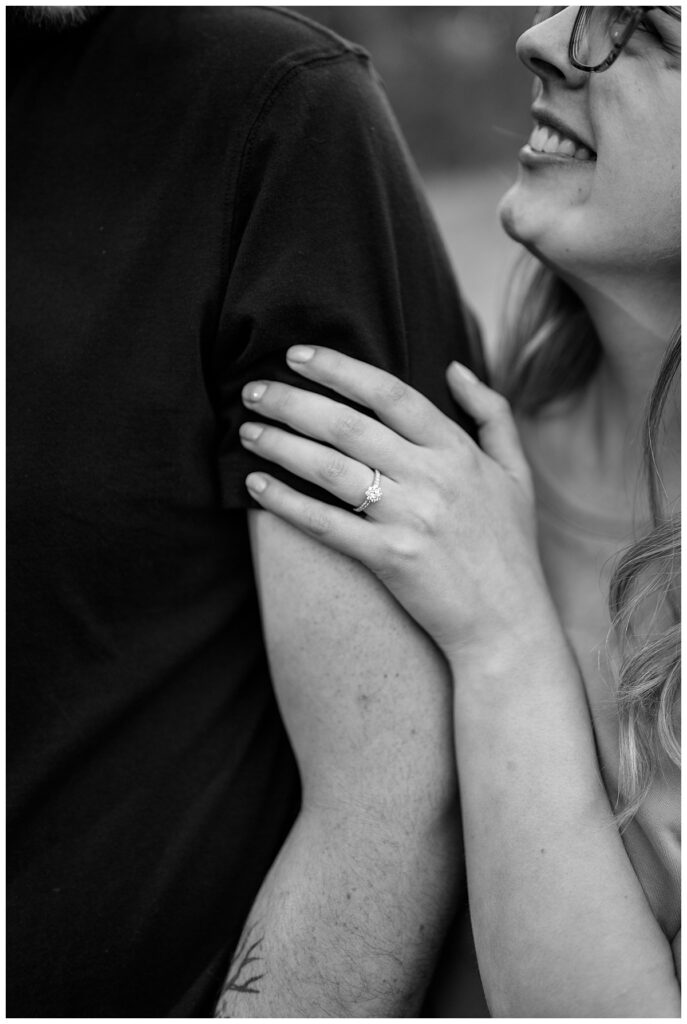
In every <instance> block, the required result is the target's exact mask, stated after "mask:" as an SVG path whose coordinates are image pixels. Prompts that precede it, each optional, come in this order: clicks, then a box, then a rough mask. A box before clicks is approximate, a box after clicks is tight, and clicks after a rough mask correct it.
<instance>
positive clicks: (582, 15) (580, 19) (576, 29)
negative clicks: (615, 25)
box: [568, 6, 682, 73]
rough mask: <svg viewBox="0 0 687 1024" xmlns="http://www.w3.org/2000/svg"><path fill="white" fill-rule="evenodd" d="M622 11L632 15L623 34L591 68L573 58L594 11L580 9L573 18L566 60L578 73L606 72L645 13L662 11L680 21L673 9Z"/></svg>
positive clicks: (655, 7) (655, 8) (590, 8)
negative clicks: (598, 62)
mask: <svg viewBox="0 0 687 1024" xmlns="http://www.w3.org/2000/svg"><path fill="white" fill-rule="evenodd" d="M623 9H624V10H627V11H631V12H632V13H631V16H630V19H629V21H628V23H627V28H626V29H625V32H624V33H623V36H622V38H621V40H620V41H619V42H617V43H613V45H612V47H611V52H610V53H609V54H608V56H607V57H605V58H604V60H602V61H601V63H600V64H595V65H594V66H592V65H590V64H584V63H582V62H581V61H579V60H577V59H576V57H575V49H576V47H577V43H578V41H579V39H580V37H581V35H582V33H583V32H584V30H585V28H586V26H587V21H588V19H589V17H590V15H591V12H592V11H593V10H594V7H580V9H579V11H578V12H577V15H576V17H575V22H574V24H573V28H572V32H571V33H570V44H569V46H568V60H569V61H570V63H571V64H572V66H573V67H574V68H577V69H578V71H590V72H596V73H599V72H601V71H606V70H607V69H608V68H610V67H611V65H612V64H615V62H616V61H617V59H618V57H619V56H620V54H621V53H622V52H623V50H624V49H625V47H626V46H627V44H628V42H629V41H630V39H631V37H632V34H633V32H634V31H635V29H636V28H637V26H638V25H639V23H640V21H641V20H642V18H643V16H644V15H645V14H646V12H647V11H663V13H664V14H668V15H669V16H670V17H671V18H675V20H676V21H681V20H682V19H681V16H680V14H679V13H677V11H676V10H675V8H673V7H657V6H653V7H625V8H623ZM678 10H679V9H678Z"/></svg>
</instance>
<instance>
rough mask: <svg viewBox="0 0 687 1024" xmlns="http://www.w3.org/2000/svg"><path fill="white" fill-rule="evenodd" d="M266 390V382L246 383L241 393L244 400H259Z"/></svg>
mask: <svg viewBox="0 0 687 1024" xmlns="http://www.w3.org/2000/svg"><path fill="white" fill-rule="evenodd" d="M266 391H267V385H266V384H246V386H245V388H244V389H243V391H242V392H241V394H242V396H243V400H244V402H259V401H260V399H261V398H262V396H263V395H264V394H265V392H266Z"/></svg>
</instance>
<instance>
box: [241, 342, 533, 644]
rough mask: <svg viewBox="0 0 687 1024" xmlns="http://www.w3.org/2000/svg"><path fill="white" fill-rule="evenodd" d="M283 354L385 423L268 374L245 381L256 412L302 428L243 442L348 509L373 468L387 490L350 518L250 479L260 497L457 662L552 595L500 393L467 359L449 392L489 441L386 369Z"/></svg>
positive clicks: (296, 352)
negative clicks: (339, 556) (336, 555)
mask: <svg viewBox="0 0 687 1024" xmlns="http://www.w3.org/2000/svg"><path fill="white" fill-rule="evenodd" d="M287 361H288V363H289V366H291V368H292V369H294V370H297V371H298V372H299V373H301V374H302V375H303V376H304V377H307V378H308V379H309V380H312V381H317V382H318V383H320V384H323V385H326V386H327V387H328V388H331V389H332V390H334V391H337V392H338V393H339V394H341V395H344V396H346V397H347V398H349V399H352V400H353V401H355V402H356V403H358V404H359V405H363V406H366V407H367V408H370V409H372V410H373V411H374V412H375V413H376V414H377V416H378V417H379V419H380V420H381V422H377V421H376V420H373V419H371V418H370V417H368V416H365V415H364V414H362V413H359V412H357V411H356V410H354V409H351V408H350V407H349V406H346V405H343V404H341V403H339V402H336V401H333V400H332V399H330V398H324V397H322V396H321V395H317V394H313V393H312V392H309V391H302V390H300V389H298V388H294V387H291V386H289V385H286V384H280V383H275V382H268V381H260V382H254V383H252V384H248V385H246V387H245V388H244V391H243V401H244V404H245V405H246V406H247V408H248V409H255V410H256V411H258V410H259V412H260V414H261V415H262V416H265V417H267V418H269V419H274V420H279V421H281V422H282V423H285V424H288V426H289V427H291V428H293V429H295V430H297V431H299V432H300V434H301V435H306V436H298V435H295V434H292V433H289V432H287V431H284V430H281V429H279V428H278V427H275V426H271V425H264V424H258V423H245V424H243V426H242V427H241V440H242V443H243V445H244V446H245V447H246V448H247V449H248V450H250V451H253V452H255V453H257V454H259V455H260V456H262V457H263V458H266V459H269V460H271V461H272V462H276V463H278V464H279V465H280V466H283V467H284V468H285V469H288V470H291V471H292V472H294V473H297V474H298V475H299V476H301V477H303V478H304V479H306V480H309V481H312V482H313V483H315V484H318V485H319V486H320V487H323V488H325V489H326V490H328V491H330V492H331V493H332V494H334V495H336V496H337V497H338V498H340V499H342V500H343V501H345V502H347V503H348V504H350V506H351V509H353V508H355V507H357V506H359V505H360V504H361V503H362V502H363V501H364V498H365V492H366V489H367V488H368V487H370V485H371V484H372V482H373V475H374V474H373V471H374V470H375V469H377V470H379V472H380V474H381V480H380V485H381V491H382V496H381V498H380V499H379V500H378V501H376V502H374V503H372V504H369V506H368V507H367V508H366V510H365V515H360V514H354V513H353V511H350V512H349V511H344V510H343V509H339V508H335V507H332V506H329V505H327V504H325V503H323V502H321V501H317V500H316V499H314V498H310V497H306V496H305V495H302V494H300V493H298V492H297V491H295V490H293V489H292V488H291V487H289V486H287V485H286V484H284V483H281V482H280V481H277V480H275V479H274V478H272V477H270V476H267V475H266V474H264V473H251V474H250V476H249V477H248V478H247V481H246V485H247V487H248V489H249V491H250V493H251V495H252V496H253V497H254V498H255V500H256V501H258V502H259V503H260V505H261V506H262V507H263V508H265V509H268V510H269V511H271V512H274V513H275V514H276V515H278V516H281V517H282V518H283V519H286V520H288V522H290V523H293V524H294V525H295V526H297V527H298V528H299V529H301V530H304V531H305V532H307V533H309V534H311V535H312V536H315V537H317V538H318V539H319V540H320V541H322V542H323V543H325V544H328V545H330V546H331V547H333V548H335V549H336V550H338V551H341V552H343V553H344V554H346V555H349V556H351V557H352V558H355V559H358V560H359V561H361V562H363V563H364V564H365V565H366V566H368V568H370V569H371V570H372V572H374V573H375V574H376V575H377V576H378V577H379V579H380V580H381V581H382V582H383V583H384V584H385V585H386V586H387V587H388V588H389V590H391V592H392V593H393V594H394V595H395V597H396V598H397V599H398V601H400V603H401V604H402V605H403V606H404V607H405V608H406V610H407V611H408V612H409V613H410V615H411V616H412V617H413V618H414V619H416V620H417V621H418V622H419V623H420V624H421V625H422V626H423V627H424V628H425V629H426V630H427V632H428V633H429V634H430V635H431V636H432V637H433V639H434V640H435V641H436V643H437V644H438V645H439V646H440V647H441V648H442V649H443V650H444V651H445V653H446V654H447V656H449V657H450V656H451V654H452V653H453V652H455V651H457V650H463V649H465V648H466V646H467V647H472V646H473V645H477V647H478V648H480V649H482V648H483V645H485V644H490V643H492V642H493V641H494V640H495V639H496V640H498V638H499V636H502V635H503V633H502V631H503V630H504V629H513V628H522V627H523V626H525V625H526V620H527V618H528V617H529V613H530V611H531V608H532V601H536V599H537V598H538V597H540V596H541V595H543V594H546V593H547V591H546V585H545V583H544V580H543V575H542V571H541V566H540V562H539V556H538V552H537V542H536V527H535V516H534V500H533V489H532V482H531V477H530V472H529V468H528V466H527V463H526V460H525V457H524V455H523V452H522V449H521V447H520V443H519V440H518V435H517V431H516V427H515V424H514V421H513V418H512V415H511V412H510V409H509V406H508V404H507V402H506V401H505V399H503V398H502V397H501V396H500V395H498V394H496V393H495V392H494V391H492V390H490V389H489V388H488V387H487V386H486V385H484V384H482V383H481V382H480V381H478V380H477V378H476V377H475V376H474V375H473V374H472V373H471V372H470V371H469V370H467V369H465V368H464V367H461V366H459V365H458V364H457V363H453V364H451V366H450V367H449V369H448V374H447V377H448V383H449V387H450V389H451V392H452V394H453V397H454V398H455V400H456V401H457V402H459V403H460V405H462V407H463V408H464V409H465V410H466V411H467V412H468V413H469V414H470V415H471V416H472V417H473V418H474V420H475V421H476V423H477V427H478V432H479V440H480V445H481V449H480V447H479V446H478V445H477V444H475V443H474V441H472V439H471V438H470V437H469V436H468V435H467V434H466V433H465V431H464V430H462V429H461V428H460V427H459V426H458V425H457V424H456V423H454V422H453V421H452V420H450V419H449V418H448V417H446V416H444V415H443V413H441V412H440V411H439V410H438V409H436V408H435V406H433V405H432V403H431V402H429V401H428V400H427V399H425V398H424V397H423V396H422V395H420V394H418V392H416V391H414V390H413V389H412V388H410V387H408V386H407V385H405V384H403V383H402V382H401V381H399V380H398V379H397V378H395V377H393V376H391V375H390V374H388V373H386V372H384V371H383V370H379V369H376V368H375V367H373V366H369V365H367V364H365V363H361V362H359V361H358V360H355V359H351V358H349V357H348V356H344V355H341V354H339V353H336V352H333V351H331V350H330V349H325V348H310V347H304V346H296V347H294V348H292V349H290V350H289V352H288V354H287ZM311 439H316V440H311ZM319 442H325V443H324V444H321V443H319Z"/></svg>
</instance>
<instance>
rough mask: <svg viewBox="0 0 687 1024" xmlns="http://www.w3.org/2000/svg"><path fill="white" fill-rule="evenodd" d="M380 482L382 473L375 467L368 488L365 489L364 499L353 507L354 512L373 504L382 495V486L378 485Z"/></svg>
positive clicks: (361, 510)
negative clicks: (372, 478)
mask: <svg viewBox="0 0 687 1024" xmlns="http://www.w3.org/2000/svg"><path fill="white" fill-rule="evenodd" d="M381 482H382V474H381V473H380V472H379V470H378V469H375V470H374V480H373V481H372V483H371V484H370V486H369V487H368V489H367V490H366V491H365V500H364V501H363V503H362V504H361V505H358V507H357V508H354V509H353V511H354V512H364V511H365V509H366V508H368V507H369V506H370V505H374V503H375V502H376V501H379V499H380V498H381V496H382V488H381V486H380V485H381Z"/></svg>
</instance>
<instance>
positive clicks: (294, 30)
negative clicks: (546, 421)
mask: <svg viewBox="0 0 687 1024" xmlns="http://www.w3.org/2000/svg"><path fill="white" fill-rule="evenodd" d="M99 11H100V13H98V14H97V15H96V16H95V17H93V18H92V19H91V21H89V22H88V23H87V24H86V25H85V26H82V27H78V28H72V29H69V30H66V31H62V32H57V31H54V30H48V29H42V30H36V29H31V30H26V29H23V28H21V27H20V26H19V24H18V23H16V24H15V23H14V22H13V21H12V18H10V20H11V25H10V31H9V38H8V43H9V50H10V61H9V90H8V116H7V136H8V153H9V158H8V171H7V187H8V218H7V231H8V234H7V245H8V285H7V297H8V370H7V378H8V431H7V433H8V446H9V447H8V486H9V506H8V579H9V614H8V632H7V635H8V684H9V696H8V735H9V739H8V755H9V779H8V782H9V786H8V797H9V830H10V831H9V851H8V929H9V932H8V1012H9V1014H10V1016H16V1017H40V1016H45V1017H54V1016H65V1017H72V1016H73V1017H80V1016H91V1017H108V1016H112V1017H117V1016H121V1017H127V1016H142V1017H145V1016H153V1017H155V1016H159V1017H164V1016H210V1015H211V1014H212V1008H213V1003H214V999H215V997H216V994H217V991H218V988H219V986H220V984H221V981H222V978H223V975H224V972H225V969H226V966H227V962H228V958H229V956H230V953H231V950H232V948H233V947H234V945H235V943H236V941H237V939H238V936H239V934H240V930H241V927H242V924H243V921H244V920H245V916H246V914H247V912H248V910H249V908H250V906H251V904H252V901H253V899H254V897H255V894H256V892H257V889H258V887H259V885H260V883H261V880H262V879H263V877H264V875H265V873H266V871H267V869H268V867H269V865H270V863H271V862H272V860H273V859H274V856H275V854H276V852H277V850H278V849H279V847H280V845H281V844H282V842H283V840H284V837H285V835H286V834H287V832H288V829H289V827H290V825H291V823H292V822H293V819H294V816H295V814H296V812H297V808H298V799H299V794H298V780H297V772H296V768H295V763H294V760H293V756H292V753H291V751H290V748H289V744H288V740H287V737H286V735H285V733H284V730H283V727H282V724H281V722H280V718H279V714H278V711H277V707H276V703H275V700H274V696H273V693H272V689H271V684H270V680H269V675H268V669H267V664H266V657H265V651H264V647H263V642H262V638H261V632H260V623H259V617H258V607H257V601H256V595H255V586H254V580H253V575H252V569H251V561H250V550H249V543H248V536H247V528H246V514H245V509H246V507H248V506H249V505H250V502H249V501H248V498H247V495H246V492H245V487H244V483H243V481H244V478H245V475H246V473H247V472H248V471H249V470H250V468H252V467H253V466H254V465H255V460H254V459H252V458H251V457H249V456H248V455H246V454H245V453H244V452H243V451H242V450H241V448H240V445H239V444H238V441H237V429H238V426H239V423H240V422H241V419H242V415H243V414H242V410H241V405H240V398H239V396H240V388H241V385H242V384H243V383H244V382H245V381H247V380H250V379H254V378H255V377H258V376H279V377H281V378H283V379H288V378H289V374H288V373H287V371H286V369H285V366H284V361H283V353H284V350H285V348H286V347H287V346H288V345H290V344H292V343H294V342H297V341H300V342H303V341H311V342H320V343H326V344H328V345H332V346H335V347H339V348H341V349H343V350H345V351H348V352H350V353H352V354H355V355H357V356H360V357H362V358H366V359H368V360H371V361H373V362H375V363H378V364H380V365H384V366H386V367H388V368H390V369H392V370H393V371H394V372H396V373H398V374H399V375H400V376H402V377H403V378H405V379H407V380H410V381H411V382H412V383H413V384H415V385H416V386H418V387H419V388H420V389H421V390H423V391H424V392H425V393H427V394H428V395H429V396H430V397H431V398H432V399H433V400H434V401H436V402H437V403H438V404H439V405H441V406H442V407H443V408H444V409H445V410H446V411H451V409H452V406H451V402H450V398H449V395H448V392H447V389H446V386H445V384H444V377H443V374H444V368H445V366H446V364H447V363H448V362H449V360H450V359H451V358H459V359H462V360H463V361H465V362H468V363H472V364H473V366H476V368H477V369H478V370H481V368H482V364H481V356H480V354H479V352H478V350H477V347H476V345H475V343H474V342H470V341H468V334H467V332H466V328H465V324H464V319H463V313H462V310H461V306H460V302H459V299H458V296H457V294H456V290H455V286H454V284H453V282H452V278H451V274H450V271H449V267H448V265H447V261H446V257H445V254H444V252H443V250H442V247H441V244H440V243H439V241H438V239H437V236H436V233H435V230H434V228H433V226H432V223H431V218H430V217H429V215H428V213H427V209H426V207H425V204H424V202H423V199H422V197H421V195H420V191H419V188H418V183H417V180H416V174H415V171H414V170H413V168H412V166H411V163H410V161H409V159H408V156H407V154H406V152H405V149H404V146H403V143H402V141H401V140H400V139H399V136H398V133H397V129H396V127H395V125H394V122H393V119H392V117H391V115H390V112H389V109H388V106H387V104H386V101H385V98H384V95H383V92H382V90H381V89H380V87H379V85H378V83H377V81H376V79H375V75H374V73H373V71H372V70H371V68H370V65H369V63H368V59H367V57H366V55H365V54H364V53H363V52H362V51H361V50H359V49H358V48H356V47H353V46H351V45H349V44H347V43H345V42H343V41H342V40H340V39H338V38H337V37H335V36H333V35H332V34H330V33H328V32H326V31H324V30H322V29H319V28H318V27H316V26H313V25H312V24H310V23H308V22H306V21H304V20H303V19H300V18H297V17H296V16H295V15H292V14H290V13H287V12H284V11H276V10H272V9H269V8H253V9H251V8H245V7H234V8H231V7H229V8H188V7H186V8H184V7H175V8H159V7H158V8H148V7H123V8H110V9H108V8H105V9H99ZM299 382H301V381H300V379H299Z"/></svg>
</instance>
